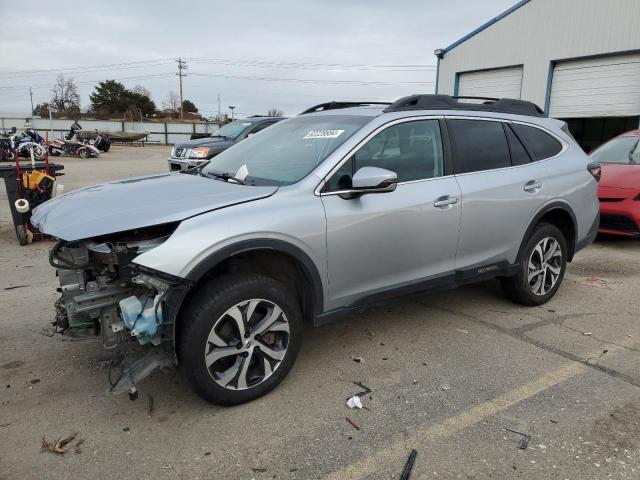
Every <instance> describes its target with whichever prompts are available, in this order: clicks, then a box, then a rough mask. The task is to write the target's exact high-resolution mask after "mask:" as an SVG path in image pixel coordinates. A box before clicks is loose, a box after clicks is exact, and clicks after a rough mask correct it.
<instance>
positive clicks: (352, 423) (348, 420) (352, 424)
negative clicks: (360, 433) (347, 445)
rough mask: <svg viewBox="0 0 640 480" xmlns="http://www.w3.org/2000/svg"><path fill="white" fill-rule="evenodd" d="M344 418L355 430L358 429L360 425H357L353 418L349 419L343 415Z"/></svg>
mask: <svg viewBox="0 0 640 480" xmlns="http://www.w3.org/2000/svg"><path fill="white" fill-rule="evenodd" d="M344 419H345V420H346V421H347V422H349V423H350V424H351V426H352V427H353V428H355V429H356V430H360V425H358V424H357V423H356V422H354V421H353V420H351V419H350V418H349V417H344Z"/></svg>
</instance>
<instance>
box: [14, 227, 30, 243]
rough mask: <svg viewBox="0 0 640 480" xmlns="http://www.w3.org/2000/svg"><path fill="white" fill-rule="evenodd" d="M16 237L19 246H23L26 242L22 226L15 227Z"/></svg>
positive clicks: (25, 234)
mask: <svg viewBox="0 0 640 480" xmlns="http://www.w3.org/2000/svg"><path fill="white" fill-rule="evenodd" d="M16 235H17V236H18V243H19V244H20V246H22V247H23V246H25V245H26V244H27V243H28V242H27V232H26V230H25V228H24V225H16Z"/></svg>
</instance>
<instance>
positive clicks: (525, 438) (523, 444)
mask: <svg viewBox="0 0 640 480" xmlns="http://www.w3.org/2000/svg"><path fill="white" fill-rule="evenodd" d="M505 430H506V431H507V432H511V433H516V434H518V435H520V436H521V437H522V438H521V439H520V440H519V441H518V445H517V446H518V448H519V449H520V450H526V449H527V447H528V446H529V440H531V435H527V434H526V433H522V432H517V431H516V430H511V429H510V428H505Z"/></svg>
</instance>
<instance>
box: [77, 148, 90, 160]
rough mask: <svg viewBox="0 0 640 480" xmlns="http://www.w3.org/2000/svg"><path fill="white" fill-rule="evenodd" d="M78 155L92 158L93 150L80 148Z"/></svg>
mask: <svg viewBox="0 0 640 480" xmlns="http://www.w3.org/2000/svg"><path fill="white" fill-rule="evenodd" d="M78 155H80V158H91V150H89V149H88V148H80V149H78Z"/></svg>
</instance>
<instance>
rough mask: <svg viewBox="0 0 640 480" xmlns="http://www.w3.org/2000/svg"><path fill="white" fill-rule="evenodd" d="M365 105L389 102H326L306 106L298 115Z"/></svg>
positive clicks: (387, 103)
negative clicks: (309, 106)
mask: <svg viewBox="0 0 640 480" xmlns="http://www.w3.org/2000/svg"><path fill="white" fill-rule="evenodd" d="M367 105H391V102H335V101H334V102H327V103H321V104H320V105H316V106H314V107H311V108H307V109H306V110H305V111H304V112H302V113H300V115H305V114H307V113H315V112H324V111H325V110H337V109H339V108H351V107H365V106H367Z"/></svg>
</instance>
